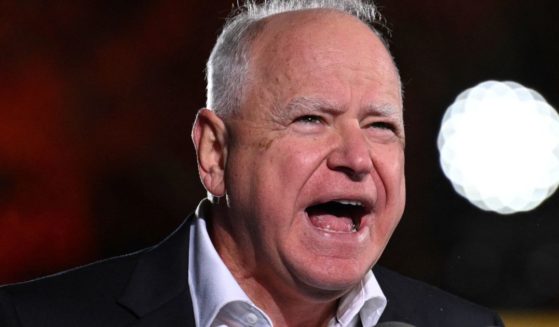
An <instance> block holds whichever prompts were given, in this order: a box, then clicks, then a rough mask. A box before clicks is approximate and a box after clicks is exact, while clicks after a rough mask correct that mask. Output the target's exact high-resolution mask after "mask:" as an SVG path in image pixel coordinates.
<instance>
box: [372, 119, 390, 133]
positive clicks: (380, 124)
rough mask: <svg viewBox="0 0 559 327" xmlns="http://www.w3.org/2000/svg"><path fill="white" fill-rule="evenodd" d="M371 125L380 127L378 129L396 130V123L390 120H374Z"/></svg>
mask: <svg viewBox="0 0 559 327" xmlns="http://www.w3.org/2000/svg"><path fill="white" fill-rule="evenodd" d="M369 126H370V127H374V128H378V129H386V130H390V131H394V129H395V128H394V125H393V124H391V123H388V122H383V121H378V122H374V123H372V124H370V125H369Z"/></svg>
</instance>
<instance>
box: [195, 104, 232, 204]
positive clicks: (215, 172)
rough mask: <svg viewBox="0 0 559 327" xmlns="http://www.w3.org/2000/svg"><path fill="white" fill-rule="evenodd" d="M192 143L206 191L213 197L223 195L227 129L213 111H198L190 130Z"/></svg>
mask: <svg viewBox="0 0 559 327" xmlns="http://www.w3.org/2000/svg"><path fill="white" fill-rule="evenodd" d="M192 141H193V142H194V148H195V149H196V157H197V159H198V172H199V174H200V179H201V181H202V184H203V185H204V187H205V188H206V190H207V191H208V192H209V193H211V194H212V195H213V196H216V197H221V196H223V195H225V178H224V176H225V164H226V162H227V129H226V126H225V123H224V122H223V120H222V119H221V118H219V117H218V116H217V115H216V114H215V113H214V112H213V111H211V110H209V109H200V111H198V114H197V115H196V121H195V122H194V127H193V128H192Z"/></svg>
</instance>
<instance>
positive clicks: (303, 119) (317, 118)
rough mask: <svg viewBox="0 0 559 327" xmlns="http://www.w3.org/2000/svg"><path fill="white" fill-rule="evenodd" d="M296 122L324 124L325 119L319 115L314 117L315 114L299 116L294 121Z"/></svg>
mask: <svg viewBox="0 0 559 327" xmlns="http://www.w3.org/2000/svg"><path fill="white" fill-rule="evenodd" d="M294 122H302V123H314V124H316V123H322V122H324V118H323V117H321V116H319V115H314V114H306V115H301V116H297V117H296V118H295V120H294Z"/></svg>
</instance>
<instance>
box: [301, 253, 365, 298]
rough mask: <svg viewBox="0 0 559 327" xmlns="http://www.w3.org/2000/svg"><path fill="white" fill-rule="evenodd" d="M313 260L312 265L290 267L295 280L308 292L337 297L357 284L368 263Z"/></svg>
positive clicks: (320, 295) (363, 274)
mask: <svg viewBox="0 0 559 327" xmlns="http://www.w3.org/2000/svg"><path fill="white" fill-rule="evenodd" d="M326 261H327V262H320V263H319V262H316V261H315V262H313V264H312V265H306V266H303V267H300V269H295V270H294V269H292V273H293V274H294V276H295V278H296V279H297V281H298V282H299V283H300V284H301V286H303V287H304V288H305V289H307V290H308V291H309V292H311V293H312V294H314V295H315V296H319V297H323V298H324V297H332V296H334V297H339V296H341V295H342V294H345V293H346V292H348V291H350V290H351V289H352V288H353V287H354V286H355V285H357V284H359V283H360V282H361V280H362V279H363V277H364V276H365V274H366V273H367V271H368V270H369V267H370V265H365V264H363V263H356V262H355V261H352V262H348V261H347V260H343V261H341V262H338V261H339V260H326Z"/></svg>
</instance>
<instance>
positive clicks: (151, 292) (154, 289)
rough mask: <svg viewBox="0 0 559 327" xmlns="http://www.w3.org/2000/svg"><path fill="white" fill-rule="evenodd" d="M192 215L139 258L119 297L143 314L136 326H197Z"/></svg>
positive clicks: (135, 311)
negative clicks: (190, 256) (190, 257)
mask: <svg viewBox="0 0 559 327" xmlns="http://www.w3.org/2000/svg"><path fill="white" fill-rule="evenodd" d="M191 218H192V216H190V217H189V218H188V219H187V220H186V221H185V222H183V223H182V225H181V226H180V227H179V228H178V229H177V230H176V231H175V232H173V233H172V234H171V235H170V236H169V237H168V238H166V239H165V240H163V241H162V242H161V243H159V244H158V245H156V246H154V247H153V248H151V249H149V250H147V251H146V252H145V253H144V254H142V255H141V257H140V259H139V260H138V263H137V266H136V268H135V269H134V271H133V273H132V274H131V278H130V280H129V282H128V285H127V286H126V288H125V291H124V292H123V294H122V296H121V297H120V298H119V300H118V302H119V304H120V305H122V306H124V307H125V308H127V309H128V310H129V311H131V312H132V313H133V314H135V315H136V316H137V317H138V318H139V320H138V324H133V325H132V326H138V327H139V326H142V327H144V326H145V327H147V326H169V327H172V326H181V327H184V326H194V314H193V312H192V301H191V298H190V288H189V287H188V248H189V239H190V229H189V226H190V221H191V220H192V219H191Z"/></svg>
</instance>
